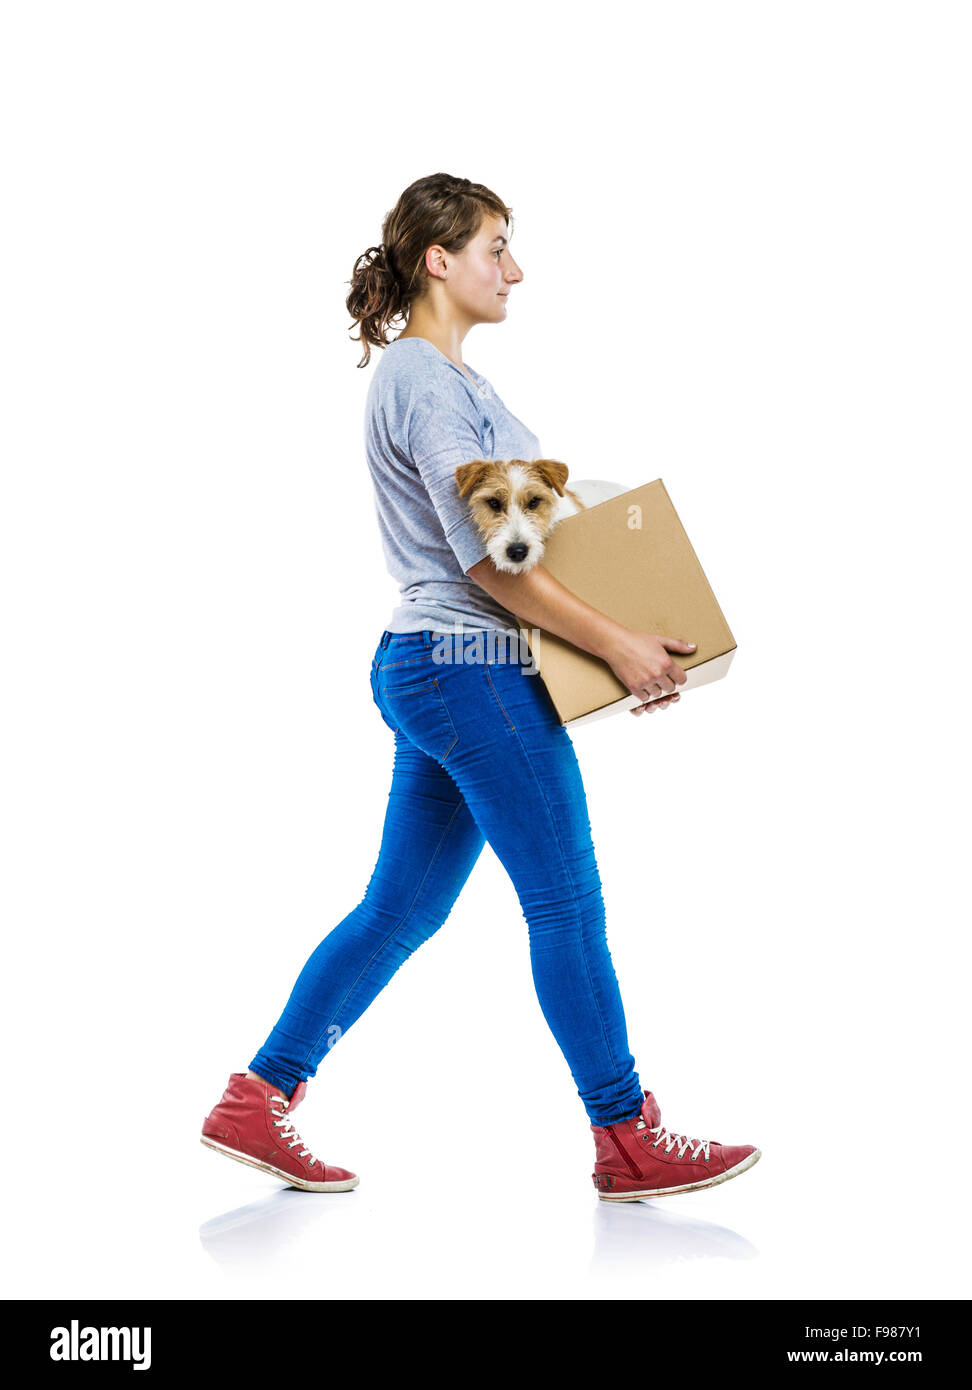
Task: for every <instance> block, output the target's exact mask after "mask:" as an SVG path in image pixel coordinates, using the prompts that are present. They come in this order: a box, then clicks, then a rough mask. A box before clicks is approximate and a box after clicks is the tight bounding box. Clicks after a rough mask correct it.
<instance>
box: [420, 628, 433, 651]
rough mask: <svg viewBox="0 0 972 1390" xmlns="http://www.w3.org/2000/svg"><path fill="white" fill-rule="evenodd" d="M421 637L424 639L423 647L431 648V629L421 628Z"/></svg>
mask: <svg viewBox="0 0 972 1390" xmlns="http://www.w3.org/2000/svg"><path fill="white" fill-rule="evenodd" d="M422 636H423V637H424V638H425V645H426V646H427V647H431V645H432V629H431V628H430V627H426V628H423V629H422Z"/></svg>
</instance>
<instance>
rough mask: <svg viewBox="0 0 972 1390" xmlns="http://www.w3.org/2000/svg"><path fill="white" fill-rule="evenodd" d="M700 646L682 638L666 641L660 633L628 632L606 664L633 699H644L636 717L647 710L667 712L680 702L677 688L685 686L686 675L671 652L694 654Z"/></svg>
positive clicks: (620, 639)
mask: <svg viewBox="0 0 972 1390" xmlns="http://www.w3.org/2000/svg"><path fill="white" fill-rule="evenodd" d="M695 646H696V644H695V643H694V642H686V641H683V639H682V638H681V637H665V636H664V635H662V634H660V633H651V632H638V631H636V630H635V629H633V628H628V629H626V630H625V632H624V633H623V634H622V636H621V637H620V638H619V639H618V640H617V641H616V642H615V643H614V644H613V645H612V647H611V649H610V651H609V652H608V653H607V654H606V655H605V658H604V659H605V660H606V661H607V663H608V665H609V666H610V667H611V670H612V671H613V672H614V674H615V675H616V676H617V678H618V680H619V681H620V682H621V683H622V685H626V686H627V687H628V689H629V690H630V691H631V693H632V695H638V696H640V697H642V698H644V700H645V703H644V704H641V705H635V706H634V707H633V708H632V709H631V711H630V712H631V713H632V714H643V713H644V712H645V710H646V709H647V710H655V709H665V708H666V707H667V706H668V705H670V704H672V703H673V702H674V701H676V700H677V699H678V698H679V693H678V691H677V689H676V686H679V685H684V684H685V680H686V676H685V672H684V671H683V670H682V668H681V666H679V664H678V662H677V661H674V660H673V659H672V657H671V656H670V655H669V653H670V652H673V651H674V652H693V651H695Z"/></svg>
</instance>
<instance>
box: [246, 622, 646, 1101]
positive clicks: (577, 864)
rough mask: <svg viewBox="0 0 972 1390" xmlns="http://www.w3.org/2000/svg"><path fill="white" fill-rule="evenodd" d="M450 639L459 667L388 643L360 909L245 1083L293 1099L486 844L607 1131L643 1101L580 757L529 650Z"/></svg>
mask: <svg viewBox="0 0 972 1390" xmlns="http://www.w3.org/2000/svg"><path fill="white" fill-rule="evenodd" d="M495 635H496V634H495V633H494V634H493V637H494V640H495ZM447 641H448V642H449V647H448V648H447V649H446V650H447V654H448V655H450V656H451V658H452V659H451V660H450V661H446V662H439V661H437V660H436V657H435V652H436V651H437V650H438V651H439V652H440V653H441V651H442V650H443V648H442V644H441V639H439V637H438V636H437V634H436V633H434V632H432V631H425V632H411V633H391V632H385V633H383V634H382V638H381V642H380V643H379V645H378V649H377V651H376V652H375V656H374V660H373V661H372V664H371V690H372V696H373V698H374V701H375V704H376V705H377V706H378V710H379V712H380V713H381V717H382V719H383V720H384V721H385V723H386V724H387V725H388V727H389V728H390V729H391V730H392V731H393V733H394V736H395V760H394V771H393V775H392V784H391V791H390V792H389V795H388V806H387V810H386V813H385V821H384V827H383V831H382V840H381V849H380V851H379V855H378V862H377V863H376V865H375V868H374V871H373V873H372V875H371V878H370V880H369V882H368V886H367V890H366V892H365V895H364V897H363V898H362V900H361V901H360V902H359V903H358V905H357V907H355V908H354V909H353V910H352V911H351V912H349V913H348V915H347V916H346V917H345V918H344V920H343V921H341V922H339V923H338V924H337V926H335V927H334V928H333V929H332V930H331V931H330V932H329V933H328V935H327V936H326V937H325V938H324V940H323V941H322V942H321V943H320V945H319V946H318V947H317V949H316V950H315V951H314V952H313V954H312V955H311V956H310V958H309V960H308V961H307V964H306V965H305V966H304V968H303V970H302V971H301V973H300V975H299V977H298V979H297V982H296V984H295V985H294V987H293V990H292V992H291V995H290V998H289V1000H288V1002H287V1005H286V1007H285V1009H284V1011H283V1014H282V1015H281V1017H280V1019H279V1021H278V1023H277V1024H276V1026H275V1028H274V1029H273V1031H272V1032H271V1034H270V1036H269V1037H268V1038H267V1040H266V1042H265V1043H264V1045H263V1047H262V1048H261V1049H260V1051H259V1052H258V1053H257V1055H256V1056H255V1057H254V1058H253V1060H252V1061H251V1062H250V1064H249V1065H250V1070H251V1071H255V1072H256V1073H257V1074H258V1075H259V1076H262V1077H264V1078H265V1079H266V1080H267V1081H270V1082H271V1083H272V1084H273V1085H275V1086H279V1087H281V1089H282V1090H284V1091H285V1092H286V1093H287V1094H288V1095H289V1094H291V1092H292V1091H293V1090H294V1087H295V1086H296V1085H297V1084H298V1082H300V1081H304V1080H307V1079H308V1078H310V1077H312V1076H314V1075H315V1073H316V1071H317V1067H318V1064H319V1063H320V1062H321V1060H322V1058H323V1057H324V1056H325V1055H326V1054H327V1052H328V1051H329V1049H330V1048H331V1047H332V1046H333V1045H335V1044H336V1042H337V1041H338V1039H340V1038H341V1037H342V1036H343V1034H344V1033H346V1032H347V1030H348V1029H349V1028H350V1027H351V1025H352V1024H353V1023H354V1021H355V1020H356V1019H357V1018H359V1017H360V1016H361V1014H363V1013H364V1011H365V1009H366V1008H367V1007H368V1005H369V1004H370V1003H371V1001H372V1000H373V999H374V998H375V996H376V995H377V994H378V992H379V991H380V990H381V989H383V988H384V986H385V985H386V984H387V983H388V981H389V980H390V979H391V978H392V976H393V975H394V974H395V971H396V970H397V969H398V968H399V966H401V965H402V964H403V963H404V962H405V961H406V960H407V959H408V957H409V956H410V955H411V954H412V952H413V951H415V950H416V949H417V948H418V947H419V946H421V945H422V943H423V942H424V941H427V940H428V939H429V937H430V936H431V935H432V934H433V933H434V932H436V931H438V929H439V927H441V926H442V924H443V922H445V920H446V918H447V917H448V915H449V913H450V911H451V909H452V906H453V904H454V903H455V901H456V898H457V897H458V896H459V893H460V891H461V889H462V886H463V884H464V883H465V882H466V879H467V878H468V877H469V874H470V872H471V871H472V868H473V865H474V864H475V863H476V860H477V859H478V858H479V855H480V853H481V851H482V848H483V845H484V844H485V843H486V841H487V840H488V841H489V844H490V846H491V847H492V849H493V850H494V852H495V853H496V855H497V857H498V858H499V860H500V861H501V863H502V864H503V867H504V868H505V869H506V871H507V873H508V874H509V876H510V879H511V880H512V883H513V886H514V888H515V890H516V893H517V897H518V898H519V901H520V906H521V907H522V909H523V915H524V918H525V919H526V922H527V927H528V930H529V941H530V961H531V967H532V971H533V980H534V984H535V986H536V991H537V996H538V999H539V1002H540V1008H541V1009H542V1011H543V1015H544V1018H545V1019H546V1020H547V1023H548V1024H549V1026H550V1029H551V1031H552V1033H553V1035H554V1037H555V1038H556V1040H557V1043H558V1045H559V1047H560V1049H561V1051H562V1052H563V1054H564V1057H565V1059H566V1061H567V1065H568V1067H569V1068H570V1072H571V1076H572V1077H573V1079H574V1084H575V1085H576V1087H577V1093H578V1095H579V1096H580V1098H581V1100H582V1102H583V1104H584V1107H585V1109H586V1111H587V1114H588V1117H589V1119H590V1122H591V1123H592V1124H599V1125H605V1124H612V1123H614V1122H616V1121H617V1120H620V1119H625V1118H627V1117H629V1116H633V1115H636V1114H638V1112H639V1110H640V1108H641V1104H642V1101H643V1099H644V1097H643V1093H642V1090H641V1085H640V1082H639V1079H638V1075H637V1073H636V1071H635V1069H634V1059H633V1057H632V1056H631V1054H630V1052H629V1050H628V1040H627V1033H626V1028H625V1018H624V1009H623V1007H622V1003H621V994H620V991H619V989H618V982H617V978H616V976H615V973H614V967H613V965H612V962H611V956H610V952H609V950H608V945H607V939H606V936H605V921H604V903H603V899H602V897H601V881H600V877H599V874H598V869H597V863H596V860H595V857H594V846H593V844H592V842H591V828H590V822H589V820H588V813H587V798H586V795H585V792H584V784H583V782H582V780H581V774H580V768H579V767H578V765H577V758H576V756H575V754H574V748H573V744H572V743H571V740H570V736H569V734H568V733H567V730H566V728H564V726H563V725H562V724H561V723H560V722H559V720H558V718H557V713H556V710H555V708H554V705H553V702H552V700H551V699H550V695H549V693H548V692H547V689H546V686H545V685H544V684H543V681H542V679H541V677H540V676H539V675H538V674H537V673H536V670H535V668H531V663H530V658H529V653H528V651H527V650H526V648H525V646H524V648H523V650H522V651H520V650H519V648H518V646H517V644H516V643H515V642H514V643H513V644H512V649H510V644H508V643H507V642H505V641H504V639H503V636H502V634H500V639H499V641H498V642H497V643H496V645H495V647H494V648H493V649H492V650H490V648H489V646H488V645H487V646H486V647H485V651H484V634H480V635H479V636H477V635H476V634H475V633H472V632H469V631H466V632H464V633H460V634H458V635H457V636H454V635H450V637H449V638H448V639H447ZM437 644H438V645H437ZM477 655H478V656H479V659H478V660H476V659H471V658H475V657H476V656H477ZM484 655H485V659H483V656H484ZM524 655H525V657H526V661H525V662H524ZM510 657H512V660H511V659H509V658H510ZM497 1008H498V1009H500V1010H501V1009H502V1001H498V1002H497Z"/></svg>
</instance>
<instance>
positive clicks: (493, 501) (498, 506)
mask: <svg viewBox="0 0 972 1390" xmlns="http://www.w3.org/2000/svg"><path fill="white" fill-rule="evenodd" d="M486 500H487V502H488V503H489V505H490V506H491V507H492V509H493V511H494V512H501V511H502V510H503V503H502V502H501V501H500V500H499V498H498V497H487V499H486Z"/></svg>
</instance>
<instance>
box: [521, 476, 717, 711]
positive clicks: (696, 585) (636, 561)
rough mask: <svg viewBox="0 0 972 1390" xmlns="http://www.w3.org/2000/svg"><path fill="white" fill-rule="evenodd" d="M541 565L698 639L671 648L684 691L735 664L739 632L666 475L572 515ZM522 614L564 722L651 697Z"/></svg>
mask: <svg viewBox="0 0 972 1390" xmlns="http://www.w3.org/2000/svg"><path fill="white" fill-rule="evenodd" d="M568 486H570V483H569V481H568ZM541 564H543V565H545V566H546V568H547V569H548V570H549V571H550V573H551V574H552V575H553V576H554V578H556V579H559V580H560V582H561V584H564V585H565V586H566V587H567V588H568V589H570V590H572V592H573V593H575V594H577V596H578V597H579V598H582V599H584V600H585V601H586V602H587V603H589V604H591V606H592V607H594V608H599V609H600V610H601V612H602V613H607V614H609V615H610V616H611V617H612V618H614V619H615V620H616V621H617V622H619V623H623V624H624V625H625V626H626V627H631V628H637V629H638V630H639V631H641V632H657V633H662V634H664V635H665V636H666V637H682V638H684V639H685V640H686V641H688V642H697V643H698V646H697V648H696V650H695V651H694V652H692V653H691V654H687V653H680V652H673V653H672V656H673V658H674V660H675V661H677V663H678V664H679V666H681V668H682V670H683V671H684V672H685V673H686V680H685V683H684V684H683V685H680V686H678V690H679V692H683V691H686V690H693V689H695V688H696V687H697V686H700V685H706V684H708V683H709V682H710V681H715V680H720V679H721V678H722V677H723V676H724V675H725V674H726V672H727V671H728V669H729V666H730V663H731V661H732V658H733V655H734V653H735V650H736V643H735V640H734V638H733V635H732V633H731V632H730V631H729V626H728V624H727V622H726V620H725V617H724V616H723V613H722V609H721V608H720V607H719V604H718V603H717V602H716V597H715V594H714V593H713V592H712V589H711V587H710V586H709V581H708V580H707V579H706V577H705V574H704V573H703V571H702V566H701V565H700V564H699V561H698V557H697V556H696V554H695V551H694V550H693V549H692V544H691V542H690V541H689V538H688V536H687V535H686V533H685V528H684V527H683V526H682V523H681V521H680V520H679V518H678V514H677V513H676V511H675V508H674V506H673V505H672V501H671V498H670V497H669V495H668V491H667V489H666V487H665V484H664V483H663V482H662V480H661V478H656V479H655V481H654V482H652V483H645V484H644V485H643V486H641V487H636V488H631V489H629V490H628V491H627V492H623V493H621V495H620V496H617V497H611V498H610V499H609V500H607V501H604V502H599V503H597V505H596V506H590V507H587V508H586V510H584V511H581V512H578V513H577V514H576V515H575V516H568V517H565V518H564V519H563V520H562V521H561V522H560V523H559V524H558V526H557V527H556V528H555V530H554V531H553V533H552V535H551V536H550V538H549V539H548V541H547V545H546V549H545V551H544V556H543V559H542V561H541ZM516 616H517V620H518V622H519V624H520V626H521V628H522V629H523V631H524V634H525V636H526V640H527V643H528V645H529V647H530V652H531V655H532V657H533V660H534V662H535V663H536V665H537V667H538V668H539V672H540V676H541V679H542V680H543V682H544V684H545V685H546V687H547V689H548V690H549V692H550V696H551V699H552V700H553V703H554V705H555V707H556V710H557V713H558V715H559V716H560V722H561V724H566V725H570V726H571V727H575V726H577V725H579V724H586V723H589V722H590V721H591V720H594V719H600V718H603V717H604V716H605V715H608V714H618V713H620V712H621V711H622V710H627V709H631V708H633V706H635V705H638V704H642V703H643V701H642V700H639V698H638V697H637V695H633V694H632V693H631V691H630V690H628V689H627V687H626V686H624V685H623V684H622V683H621V681H619V680H618V678H617V676H615V674H614V672H613V671H612V670H611V668H610V666H608V664H607V663H606V662H604V661H601V660H600V658H599V657H596V656H592V655H591V654H590V653H589V652H585V651H582V650H581V648H579V647H575V646H574V645H573V644H572V643H570V642H566V641H564V640H563V639H562V638H560V637H555V636H554V635H553V633H551V632H546V631H544V630H543V629H540V628H535V627H531V626H530V625H529V624H528V623H527V621H526V620H525V619H524V618H521V617H520V615H519V614H517V615H516ZM658 698H661V697H658ZM642 717H644V716H642Z"/></svg>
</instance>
